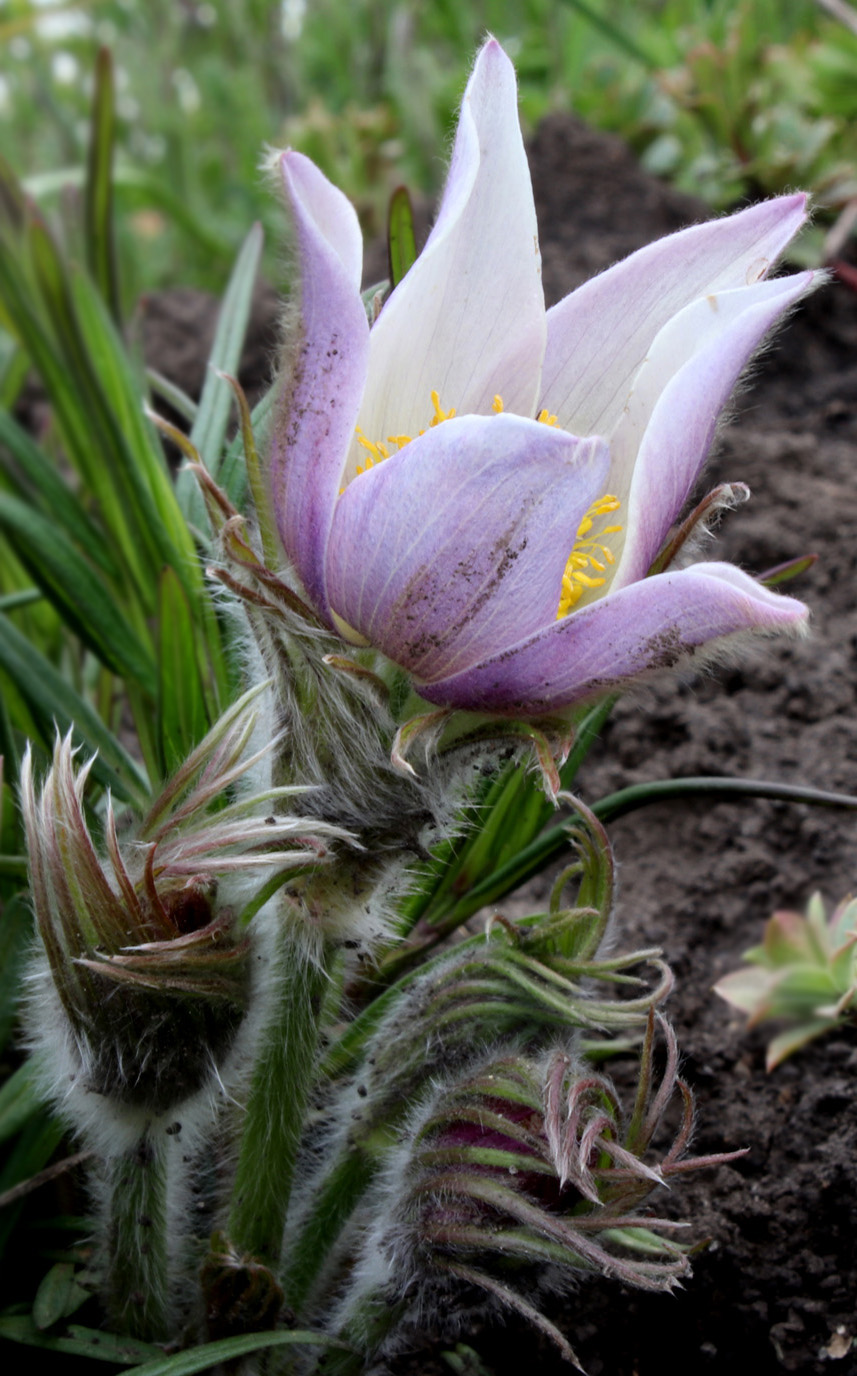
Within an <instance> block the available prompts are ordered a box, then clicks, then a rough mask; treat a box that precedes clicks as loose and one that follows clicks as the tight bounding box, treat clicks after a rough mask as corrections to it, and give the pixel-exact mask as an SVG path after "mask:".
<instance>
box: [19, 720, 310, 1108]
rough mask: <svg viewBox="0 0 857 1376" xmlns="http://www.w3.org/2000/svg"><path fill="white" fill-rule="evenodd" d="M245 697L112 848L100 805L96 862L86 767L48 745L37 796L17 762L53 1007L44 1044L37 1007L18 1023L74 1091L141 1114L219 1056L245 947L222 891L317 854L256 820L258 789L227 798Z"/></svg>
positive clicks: (239, 1003) (234, 1013) (301, 829)
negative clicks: (24, 1023) (58, 1055)
mask: <svg viewBox="0 0 857 1376" xmlns="http://www.w3.org/2000/svg"><path fill="white" fill-rule="evenodd" d="M254 696H255V694H250V695H247V697H246V698H245V699H242V701H241V702H240V703H238V704H237V705H236V706H235V707H234V708H232V709H231V711H230V712H229V713H227V714H226V715H225V716H224V718H222V719H221V721H220V722H219V723H218V724H217V725H216V726H215V727H214V728H213V730H212V731H211V732H210V733H209V735H208V736H207V737H206V738H205V740H204V741H203V742H202V743H201V744H200V746H199V747H197V749H196V750H195V751H194V752H193V754H192V755H191V756H190V757H189V759H188V760H187V761H186V762H185V764H184V766H183V767H182V769H181V770H180V771H179V773H178V774H177V775H176V777H175V778H174V779H173V780H172V781H171V782H170V783H169V784H168V785H167V787H166V789H165V790H164V792H163V793H162V795H161V796H160V797H159V798H157V799H156V800H155V802H154V803H153V805H152V807H151V809H150V811H149V813H148V815H147V817H145V818H144V819H143V821H142V822H141V823H140V825H139V827H137V828H136V830H135V831H134V833H133V834H129V835H128V836H127V837H123V839H122V840H121V841H120V837H119V830H118V827H117V820H116V816H115V813H114V809H113V805H112V802H111V800H110V799H109V798H108V800H107V806H106V810H105V816H104V851H105V854H104V855H102V854H100V853H99V850H98V849H97V847H96V844H95V842H94V840H93V837H92V834H91V831H90V827H89V824H88V821H87V812H86V807H85V803H84V795H85V790H86V784H87V779H88V777H89V773H90V770H91V767H92V763H93V761H92V760H90V761H88V762H87V763H85V764H83V765H82V766H80V767H78V766H77V765H76V763H75V753H76V752H75V750H74V749H73V747H72V745H71V740H70V738H69V737H66V738H65V739H64V740H58V741H57V743H56V746H55V749H54V757H53V762H52V765H51V768H50V769H49V771H48V773H47V776H46V778H45V780H44V783H43V785H42V788H41V790H40V791H38V792H37V789H36V786H35V781H34V778H33V766H32V757H31V754H30V752H29V751H28V753H27V756H26V759H25V762H24V767H23V770H22V779H21V795H22V808H23V815H24V822H25V827H26V832H27V843H28V849H29V858H30V873H31V882H32V893H33V905H34V908H35V914H36V921H37V927H38V931H39V935H40V937H41V942H42V946H43V948H44V953H45V956H46V957H47V969H46V970H45V969H44V968H42V970H41V971H40V972H39V973H37V975H36V982H37V984H43V983H44V980H45V978H46V977H47V975H49V977H50V981H51V983H52V985H53V988H54V990H55V991H56V996H57V998H58V1000H59V1005H60V1007H61V1010H62V1015H61V1017H60V1019H59V1027H60V1030H59V1032H58V1029H57V1026H56V1023H55V1021H52V1020H51V1019H46V1017H45V1006H43V1001H42V999H41V996H39V1008H38V1020H37V1019H36V1017H35V1013H36V1008H35V1000H34V1001H33V1009H32V1014H31V1018H30V1021H31V1024H32V1025H33V1029H34V1031H33V1036H34V1040H35V1042H36V1043H37V1045H38V1046H39V1047H40V1048H42V1049H43V1050H44V1051H45V1052H46V1053H48V1054H47V1059H48V1060H51V1059H52V1057H51V1055H50V1053H51V1051H54V1052H55V1051H57V1050H58V1045H59V1046H62V1047H64V1050H65V1053H67V1054H70V1055H71V1061H72V1066H73V1067H74V1069H73V1071H72V1077H73V1080H74V1082H75V1083H76V1084H77V1085H78V1086H79V1087H80V1088H82V1089H83V1090H84V1092H85V1094H87V1093H89V1094H91V1093H94V1094H97V1095H100V1096H104V1097H106V1098H107V1099H109V1100H111V1101H113V1102H114V1103H116V1104H124V1105H127V1106H129V1107H136V1108H138V1109H141V1110H144V1111H147V1112H153V1113H156V1114H161V1113H166V1112H168V1111H169V1110H170V1109H171V1108H173V1107H175V1105H177V1104H178V1103H179V1102H181V1101H182V1100H185V1099H187V1098H189V1097H190V1096H191V1095H192V1094H194V1093H195V1092H196V1091H197V1090H198V1089H199V1088H200V1087H201V1086H202V1085H203V1084H204V1083H205V1082H206V1081H207V1080H208V1078H209V1077H210V1074H211V1070H212V1067H213V1066H214V1065H215V1064H217V1062H218V1061H219V1060H220V1059H221V1057H222V1056H223V1055H224V1053H225V1052H226V1050H227V1049H228V1047H229V1046H230V1044H231V1042H232V1040H233V1038H234V1036H235V1033H236V1030H237V1028H238V1026H239V1024H240V1022H241V1020H242V1018H243V1014H244V1009H245V1006H246V1004H247V1000H248V993H249V961H248V958H249V953H250V942H249V938H248V936H247V933H246V930H245V928H244V926H243V924H242V923H240V922H239V921H238V911H237V910H236V908H235V907H234V906H233V905H232V903H230V902H228V901H227V900H226V899H225V898H224V897H223V889H224V888H229V889H230V890H231V893H230V895H229V896H231V897H232V898H233V899H234V898H240V897H241V893H240V886H239V885H240V880H239V881H238V882H236V877H239V876H240V875H241V874H242V873H243V872H249V873H250V874H254V873H255V874H258V872H259V871H260V870H262V871H265V870H269V871H270V870H271V869H275V870H277V871H282V870H289V869H297V868H304V867H306V866H307V865H316V864H318V863H321V862H322V861H323V860H324V859H325V857H326V851H325V846H324V841H323V840H322V836H321V833H324V834H325V838H326V836H328V835H331V834H332V831H331V829H330V828H324V827H319V825H318V824H315V825H314V826H312V827H311V828H308V826H307V823H306V821H305V819H301V818H296V817H291V816H287V817H283V818H277V817H275V816H272V815H271V811H270V809H271V806H272V796H273V795H272V793H271V792H270V791H269V792H268V793H267V794H265V795H264V796H261V797H260V796H258V795H257V796H248V797H243V798H237V799H231V800H230V796H229V790H230V789H231V788H232V787H233V786H234V785H235V784H236V782H237V781H238V780H239V779H240V778H241V776H242V775H243V774H244V773H245V772H246V770H247V769H248V768H250V766H251V765H252V764H253V762H254V761H253V760H252V759H248V758H245V747H246V745H247V742H248V740H249V737H250V734H251V732H252V729H253V724H254V720H255V714H254V712H253V711H252V710H251V704H250V699H251V698H252V697H254ZM275 792H277V791H275ZM278 792H279V793H281V794H282V793H283V792H286V793H293V792H295V790H279V791H278ZM224 881H227V882H226V884H224ZM51 1002H52V1001H51ZM53 1059H55V1057H54V1058H53ZM66 1102H68V1101H66Z"/></svg>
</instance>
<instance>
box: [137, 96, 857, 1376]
mask: <svg viewBox="0 0 857 1376" xmlns="http://www.w3.org/2000/svg"><path fill="white" fill-rule="evenodd" d="M530 151H531V162H532V171H533V179H534V183H535V188H536V199H537V204H538V211H539V220H540V225H541V236H542V251H543V254H544V269H545V287H546V291H547V294H548V297H549V299H550V300H556V299H558V298H559V297H561V296H563V295H565V293H566V292H568V291H569V290H571V289H572V288H573V287H574V286H576V285H577V284H578V283H579V282H580V281H582V280H583V279H585V278H586V277H588V276H590V275H591V274H592V273H593V272H596V271H598V270H600V269H602V268H603V267H606V266H607V265H608V264H609V263H611V262H613V261H615V260H616V259H617V258H619V257H622V256H623V255H625V254H626V253H629V252H631V251H632V250H633V249H635V248H637V247H638V246H640V245H642V244H644V243H647V242H648V241H650V240H651V239H654V238H656V237H658V236H659V235H662V234H665V233H668V232H670V231H671V230H674V229H676V228H678V227H679V226H681V225H683V224H686V223H689V222H691V221H694V220H697V219H700V218H704V216H705V210H704V207H702V206H700V205H698V204H697V203H695V202H694V201H692V200H690V199H689V198H688V197H686V196H682V195H679V194H677V193H676V192H674V191H672V190H670V189H669V188H666V187H664V186H663V185H661V184H660V183H658V182H656V181H654V180H652V179H651V178H650V177H647V176H646V175H645V174H643V173H642V172H640V170H639V169H638V168H637V166H636V164H635V163H634V161H633V159H632V158H631V156H630V155H629V154H628V153H627V152H626V151H625V150H624V148H623V147H622V146H621V145H620V144H619V143H617V142H615V141H612V140H610V139H606V138H604V137H602V136H600V135H596V134H593V133H592V132H590V131H588V130H586V129H584V128H583V127H582V126H580V125H579V124H577V123H575V122H574V121H572V120H570V119H566V118H565V117H562V118H560V117H557V118H552V119H550V120H548V121H547V122H546V123H545V124H544V125H543V126H542V128H541V129H540V131H539V132H538V134H537V135H536V137H535V139H534V140H533V142H532V145H531V150H530ZM187 304H188V303H187V302H186V301H183V302H182V303H181V309H180V311H179V312H178V317H179V318H181V317H184V320H185V321H187V319H188V315H187ZM160 310H161V306H160V305H157V310H155V308H154V307H153V306H152V305H150V309H149V321H148V325H147V333H148V337H149V349H150V353H151V354H152V355H153V357H154V360H155V361H156V366H158V367H159V368H160V369H161V370H162V371H164V372H166V373H168V374H171V373H172V370H171V368H170V365H169V359H168V358H167V357H165V352H166V348H167V345H166V343H165V341H164V339H163V337H162V336H161V334H160V332H158V331H156V330H155V329H154V315H157V312H158V311H160ZM167 313H168V315H169V312H167ZM263 315H264V312H263ZM171 319H172V322H173V324H174V323H175V319H176V312H173V313H172V317H171ZM264 324H265V328H266V330H267V335H266V338H267V339H268V340H270V337H271V336H270V312H268V315H267V318H266V319H265V321H264ZM268 347H269V345H267V344H263V345H262V347H261V350H259V349H257V350H256V353H255V356H254V359H253V363H252V364H251V366H250V368H249V370H248V371H245V374H244V376H245V381H246V382H247V383H248V385H250V386H251V387H252V386H253V385H254V383H255V384H256V385H258V383H259V382H260V381H264V379H265V375H266V374H267V371H268V362H267V355H266V349H267V348H268ZM195 357H196V359H197V360H199V359H200V358H201V357H204V351H203V350H202V349H200V348H199V340H198V339H197V350H196V351H195ZM181 380H183V381H185V382H186V385H188V387H189V389H190V390H193V383H192V380H191V379H190V377H189V376H188V375H187V374H184V373H183V374H182V378H181ZM855 467H857V295H855V293H854V292H853V291H849V290H848V289H847V288H846V287H845V286H843V285H840V284H833V285H831V286H829V287H826V288H824V289H823V290H822V291H820V292H819V293H818V294H817V295H816V296H815V297H813V298H812V300H811V301H810V302H809V304H808V306H807V307H806V308H805V309H803V310H802V311H801V312H800V313H799V315H798V316H797V317H795V318H794V319H793V320H792V321H791V323H790V324H789V326H788V327H787V328H786V330H785V331H784V332H783V333H782V334H781V336H780V338H779V340H778V341H777V343H776V345H775V346H774V348H772V349H771V350H770V351H769V352H768V353H767V354H766V356H765V358H764V359H763V361H762V362H761V364H760V365H759V366H758V367H757V375H756V379H755V383H754V386H753V387H752V389H750V390H748V391H746V392H745V394H744V396H743V398H742V401H741V404H740V408H739V413H738V416H737V419H734V420H733V421H732V423H730V424H729V425H728V426H727V427H726V428H724V430H723V432H722V435H721V439H720V442H719V445H718V448H717V452H716V456H715V457H714V458H713V460H712V462H711V464H710V467H709V471H708V473H707V475H706V476H707V480H708V481H707V484H706V485H707V486H713V485H714V483H715V482H717V481H721V480H727V479H732V480H742V481H746V482H748V483H749V484H750V486H751V488H752V490H753V500H752V501H751V502H750V503H748V504H747V505H745V506H744V507H742V508H741V509H740V511H738V512H737V513H735V514H734V515H733V516H732V517H730V518H729V520H728V523H727V525H726V526H725V528H724V529H723V530H722V531H721V533H720V536H719V539H718V542H717V556H716V557H724V558H727V559H732V560H734V561H735V562H737V563H739V564H741V565H743V566H744V567H745V568H747V569H749V570H751V571H754V572H761V571H763V570H765V569H767V568H769V567H771V566H772V565H775V564H778V563H780V562H782V561H784V560H786V559H789V558H791V557H794V556H797V555H800V554H803V553H805V552H808V551H815V552H817V553H818V554H819V556H820V559H819V563H818V564H817V565H816V567H815V568H814V569H813V570H812V571H811V572H810V573H809V574H808V575H807V576H806V577H805V578H804V579H803V580H802V582H801V584H800V585H799V586H796V587H795V588H794V591H795V592H796V594H797V595H800V596H802V597H803V598H804V599H805V600H806V601H807V602H808V603H809V604H810V606H811V607H812V609H813V627H812V634H811V637H810V638H809V639H808V640H806V641H803V642H790V643H780V642H777V643H774V642H768V643H765V644H762V645H758V646H753V647H752V648H751V649H750V650H749V652H748V653H747V654H746V655H745V656H743V658H742V659H741V662H740V667H737V668H729V669H724V670H720V671H718V672H716V673H715V674H714V675H713V676H711V677H709V678H707V679H704V680H699V679H695V680H693V681H691V682H686V683H685V684H683V685H681V686H678V687H676V685H675V684H674V683H673V684H671V685H668V686H664V687H661V688H658V689H656V690H652V691H651V692H649V693H648V694H647V696H646V697H645V698H642V699H638V700H637V701H635V702H632V701H625V702H624V703H622V704H621V705H620V706H619V708H618V710H617V711H616V714H615V717H614V719H613V721H612V722H611V723H610V725H609V727H608V728H607V730H606V731H605V734H604V740H603V742H602V743H601V745H600V747H599V748H597V749H596V751H595V752H594V753H593V755H592V757H591V758H590V761H589V762H588V763H587V765H586V768H585V771H584V773H583V775H582V777H581V792H582V793H583V796H584V797H585V798H587V799H588V800H590V801H591V800H594V799H596V798H598V797H600V796H602V795H604V794H606V793H609V792H612V791H613V790H614V789H616V788H619V787H621V786H623V785H625V784H628V783H632V782H638V781H642V780H647V779H660V778H667V777H670V776H675V775H693V774H730V775H747V776H750V777H753V778H758V779H780V780H787V781H791V782H803V783H807V784H813V785H816V786H818V787H821V788H829V789H837V790H842V791H847V792H851V793H854V792H857V712H855V684H857V496H855V492H857V485H855ZM613 841H614V845H615V848H616V852H617V855H618V858H619V860H620V863H621V879H622V888H621V897H620V903H619V908H618V912H617V938H618V941H619V942H620V943H621V944H622V946H625V947H627V946H629V945H631V944H646V945H648V944H652V943H660V944H661V945H662V946H663V947H664V948H665V951H666V953H667V956H668V958H669V959H670V962H671V964H672V966H673V968H674V970H675V973H676V975H677V978H678V984H677V988H676V992H675V994H674V995H673V997H672V999H671V1002H670V1012H671V1015H672V1017H673V1019H674V1021H675V1024H676V1026H677V1028H678V1032H679V1039H680V1043H681V1046H682V1049H683V1055H684V1070H685V1073H686V1075H687V1076H688V1078H689V1079H690V1081H691V1083H692V1084H693V1085H694V1088H695V1090H696V1094H697V1100H698V1108H699V1128H698V1135H697V1139H696V1144H695V1145H696V1148H697V1150H698V1151H699V1152H701V1153H707V1152H717V1151H729V1150H731V1149H734V1148H738V1147H749V1149H750V1150H749V1154H748V1155H747V1156H746V1157H745V1158H743V1159H742V1160H740V1161H738V1162H736V1163H734V1164H733V1165H730V1166H724V1167H721V1168H720V1169H719V1170H716V1171H712V1172H709V1173H707V1174H706V1175H704V1176H700V1177H698V1178H696V1179H694V1180H687V1181H684V1182H681V1183H680V1184H679V1185H677V1186H676V1188H675V1190H674V1191H673V1199H672V1200H671V1201H670V1205H671V1207H673V1208H674V1209H675V1210H676V1211H677V1212H678V1213H679V1214H680V1215H681V1216H682V1217H684V1218H687V1219H689V1220H691V1221H692V1222H693V1226H694V1235H695V1236H696V1237H697V1238H699V1239H700V1240H701V1239H704V1238H706V1237H707V1238H710V1239H711V1243H710V1245H709V1246H708V1248H707V1250H705V1251H703V1252H702V1253H701V1254H700V1255H699V1256H698V1257H697V1259H696V1262H695V1270H694V1276H693V1279H692V1280H691V1281H690V1282H688V1284H687V1285H686V1287H685V1289H684V1290H683V1291H682V1292H680V1293H679V1294H678V1295H677V1296H675V1295H674V1296H671V1297H664V1296H647V1295H640V1294H637V1293H634V1292H629V1291H626V1290H624V1289H623V1288H622V1287H620V1286H617V1285H611V1284H607V1283H591V1284H587V1285H586V1286H585V1287H583V1288H582V1289H581V1290H580V1292H579V1294H578V1295H577V1297H576V1298H575V1300H574V1301H573V1302H570V1303H568V1304H567V1305H566V1306H565V1307H564V1309H563V1312H562V1314H561V1315H558V1316H556V1317H557V1319H558V1321H559V1322H560V1323H561V1326H562V1327H563V1328H564V1329H565V1331H566V1332H567V1333H568V1335H569V1337H570V1338H571V1340H572V1342H573V1344H574V1346H575V1348H576V1349H577V1352H578V1354H579V1356H580V1358H581V1361H582V1363H583V1365H584V1367H585V1368H586V1370H587V1371H588V1372H589V1373H590V1376H608V1374H609V1376H655V1374H656V1373H657V1376H678V1373H682V1376H687V1374H688V1373H690V1374H692V1373H696V1372H702V1373H711V1374H712V1376H714V1374H715V1373H724V1376H725V1374H726V1373H728V1376H732V1373H733V1372H734V1371H751V1372H753V1373H754V1376H768V1374H769V1373H770V1376H773V1373H779V1372H781V1371H788V1372H800V1373H803V1374H804V1376H816V1374H820V1373H822V1372H823V1373H825V1376H826V1374H827V1373H828V1372H830V1371H835V1372H837V1373H841V1376H846V1373H850V1372H852V1371H854V1370H855V1369H857V1360H855V1355H854V1352H851V1353H850V1354H849V1351H848V1347H849V1342H848V1340H849V1338H850V1337H851V1336H852V1335H855V1334H857V1320H855V1313H854V1308H855V1294H857V1255H856V1253H857V1248H855V1242H854V1239H855V1237H857V1092H855V1090H856V1089H857V1035H856V1034H852V1033H847V1034H843V1035H841V1036H838V1037H835V1038H831V1039H829V1040H827V1041H825V1042H823V1043H819V1044H816V1045H815V1046H813V1047H811V1048H809V1049H808V1050H806V1051H805V1052H804V1053H802V1054H801V1055H800V1056H798V1057H797V1058H795V1059H794V1060H792V1061H790V1062H788V1063H787V1064H786V1065H785V1066H783V1067H782V1068H781V1069H779V1070H778V1071H776V1072H775V1073H774V1074H771V1075H766V1073H765V1069H764V1055H763V1052H764V1045H765V1040H766V1038H765V1036H764V1034H762V1033H759V1032H756V1033H753V1034H748V1033H746V1031H745V1030H744V1028H743V1026H742V1022H741V1020H740V1019H738V1018H736V1017H734V1016H733V1015H732V1014H731V1013H730V1011H729V1009H728V1008H727V1006H726V1005H725V1004H724V1003H722V1002H721V1001H720V1000H718V999H716V998H715V997H714V996H713V995H712V993H711V986H712V985H713V984H714V982H715V981H716V980H717V979H718V978H719V977H720V976H721V975H723V974H724V973H725V972H726V971H727V970H729V969H731V968H734V967H735V966H736V965H737V964H738V962H739V958H740V956H741V953H742V952H743V951H744V950H746V948H747V947H748V946H750V945H752V944H754V943H755V942H757V941H758V940H759V937H760V933H761V928H762V924H763V922H764V920H765V919H766V917H767V916H768V915H769V914H770V913H771V912H772V911H773V910H774V909H775V908H777V907H782V906H792V907H793V906H802V905H803V903H804V902H805V900H806V899H807V897H808V896H809V895H810V894H811V893H812V892H813V891H814V890H815V889H821V890H822V891H823V893H824V894H825V895H826V897H827V898H828V899H830V900H837V899H839V898H841V897H843V896H844V895H845V894H846V893H848V892H849V891H850V890H851V889H852V887H853V886H854V884H855V874H857V818H855V817H854V816H853V815H847V814H842V813H838V812H828V811H820V810H813V809H810V808H807V807H793V806H788V807H787V806H785V805H782V804H773V803H765V802H745V803H741V804H729V805H727V804H724V803H719V804H713V803H705V802H697V803H692V804H688V803H682V804H680V805H679V804H672V805H670V804H661V805H659V806H656V807H651V808H649V809H647V810H646V811H645V812H639V813H636V814H634V815H633V816H630V817H627V818H625V819H623V820H622V821H620V822H618V823H617V824H616V825H615V827H614V829H613ZM659 1207H660V1206H659ZM667 1207H669V1206H667ZM469 1341H470V1342H471V1343H472V1344H473V1346H474V1347H475V1348H476V1349H477V1350H478V1351H479V1353H480V1354H481V1356H482V1359H483V1361H484V1363H485V1364H486V1366H487V1367H488V1369H489V1370H491V1371H493V1372H494V1373H496V1376H505V1373H507V1372H512V1371H514V1372H516V1373H517V1372H519V1371H520V1369H521V1366H522V1364H525V1365H527V1366H529V1367H530V1368H531V1369H532V1368H534V1367H535V1368H537V1369H538V1370H539V1371H540V1372H542V1373H544V1376H549V1373H553V1372H559V1371H560V1370H567V1368H565V1367H563V1366H562V1364H561V1363H560V1362H559V1360H558V1359H557V1358H556V1357H555V1356H554V1354H553V1353H552V1352H551V1351H549V1350H548V1349H547V1348H546V1347H545V1346H544V1345H543V1344H542V1343H541V1342H539V1341H537V1340H536V1339H535V1338H534V1337H533V1336H532V1335H529V1334H524V1333H522V1332H520V1331H519V1330H518V1329H517V1327H516V1326H515V1327H512V1328H510V1329H509V1330H505V1331H500V1330H494V1331H493V1332H489V1331H487V1330H481V1331H480V1332H479V1333H478V1334H476V1335H475V1336H471V1338H470V1339H469ZM439 1351H440V1349H439V1348H437V1347H435V1348H434V1354H438V1353H439ZM397 1370H399V1371H402V1372H404V1371H409V1372H411V1373H413V1372H415V1371H418V1372H422V1373H429V1372H433V1373H434V1372H441V1371H448V1370H449V1368H448V1367H447V1366H446V1364H445V1363H443V1362H442V1361H441V1360H440V1358H439V1356H438V1355H429V1354H428V1352H426V1353H424V1354H422V1355H420V1356H418V1357H411V1358H410V1359H407V1360H404V1359H403V1360H402V1361H401V1362H400V1363H397Z"/></svg>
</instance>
